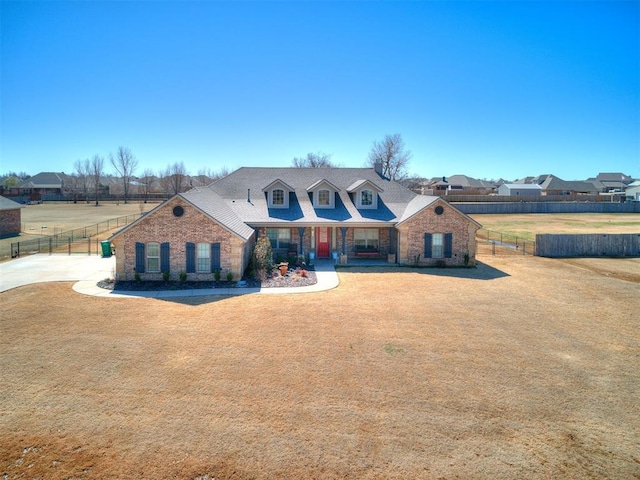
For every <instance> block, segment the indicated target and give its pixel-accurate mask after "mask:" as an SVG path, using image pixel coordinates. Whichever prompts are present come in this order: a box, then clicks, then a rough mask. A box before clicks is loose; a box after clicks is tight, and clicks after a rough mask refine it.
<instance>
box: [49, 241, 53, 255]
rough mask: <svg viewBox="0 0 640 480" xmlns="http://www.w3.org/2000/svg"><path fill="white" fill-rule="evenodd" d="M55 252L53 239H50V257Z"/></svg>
mask: <svg viewBox="0 0 640 480" xmlns="http://www.w3.org/2000/svg"><path fill="white" fill-rule="evenodd" d="M52 252H53V238H51V237H49V255H51V253H52Z"/></svg>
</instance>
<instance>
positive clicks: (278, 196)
mask: <svg viewBox="0 0 640 480" xmlns="http://www.w3.org/2000/svg"><path fill="white" fill-rule="evenodd" d="M271 204H272V205H273V206H274V207H278V206H280V207H281V206H282V205H284V190H282V189H281V188H276V189H274V190H272V191H271Z"/></svg>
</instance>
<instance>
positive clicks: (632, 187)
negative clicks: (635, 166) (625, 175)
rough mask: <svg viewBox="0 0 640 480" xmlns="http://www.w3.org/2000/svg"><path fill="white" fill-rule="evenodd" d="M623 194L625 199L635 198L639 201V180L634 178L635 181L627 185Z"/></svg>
mask: <svg viewBox="0 0 640 480" xmlns="http://www.w3.org/2000/svg"><path fill="white" fill-rule="evenodd" d="M625 194H626V197H627V200H635V201H636V202H640V180H636V181H635V182H632V183H630V184H629V185H627V189H626V190H625Z"/></svg>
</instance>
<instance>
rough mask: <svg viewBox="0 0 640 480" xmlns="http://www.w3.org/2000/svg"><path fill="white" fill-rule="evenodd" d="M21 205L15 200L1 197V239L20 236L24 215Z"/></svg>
mask: <svg viewBox="0 0 640 480" xmlns="http://www.w3.org/2000/svg"><path fill="white" fill-rule="evenodd" d="M22 208H23V205H20V204H19V203H17V202H14V201H13V200H9V199H8V198H5V197H0V238H7V237H15V236H17V235H20V230H21V227H22V223H21V222H22V213H21V209H22Z"/></svg>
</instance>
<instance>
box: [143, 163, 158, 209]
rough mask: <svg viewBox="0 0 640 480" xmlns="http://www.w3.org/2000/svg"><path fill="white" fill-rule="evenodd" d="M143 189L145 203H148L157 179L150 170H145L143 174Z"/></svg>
mask: <svg viewBox="0 0 640 480" xmlns="http://www.w3.org/2000/svg"><path fill="white" fill-rule="evenodd" d="M140 180H141V181H142V189H143V193H144V203H147V199H148V198H149V194H150V193H151V192H152V190H153V184H154V183H155V180H156V177H155V176H154V175H153V170H151V169H150V168H145V170H144V172H142V178H141V179H140Z"/></svg>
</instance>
